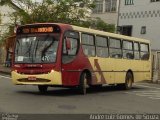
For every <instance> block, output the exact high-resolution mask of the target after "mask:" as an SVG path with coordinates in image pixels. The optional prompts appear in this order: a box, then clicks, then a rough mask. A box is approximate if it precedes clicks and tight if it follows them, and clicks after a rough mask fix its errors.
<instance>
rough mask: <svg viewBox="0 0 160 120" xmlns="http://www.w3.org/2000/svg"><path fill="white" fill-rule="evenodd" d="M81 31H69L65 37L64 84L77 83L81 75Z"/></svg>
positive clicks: (63, 58)
mask: <svg viewBox="0 0 160 120" xmlns="http://www.w3.org/2000/svg"><path fill="white" fill-rule="evenodd" d="M78 49H79V33H78V32H74V31H67V32H65V34H64V38H63V52H62V81H63V85H71V86H72V85H73V86H74V85H76V84H77V83H76V80H77V79H78V77H79V76H78V75H79V72H78V70H79V65H78V62H79V61H78V59H76V57H77V54H78Z"/></svg>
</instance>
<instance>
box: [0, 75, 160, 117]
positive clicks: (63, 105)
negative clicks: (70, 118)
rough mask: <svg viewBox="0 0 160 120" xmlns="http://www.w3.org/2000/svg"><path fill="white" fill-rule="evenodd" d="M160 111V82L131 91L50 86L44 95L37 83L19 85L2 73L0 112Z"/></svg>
mask: <svg viewBox="0 0 160 120" xmlns="http://www.w3.org/2000/svg"><path fill="white" fill-rule="evenodd" d="M159 112H160V84H151V83H137V84H135V85H134V87H133V89H131V90H127V91H126V90H119V89H117V88H116V87H113V86H112V87H111V86H105V87H102V88H100V89H87V94H86V95H80V94H78V91H76V90H75V89H64V88H52V87H51V88H49V90H48V92H47V93H46V94H45V95H42V94H40V93H39V91H38V88H37V86H16V85H13V84H12V82H11V78H10V76H4V75H0V113H18V114H92V113H96V114H102V113H104V114H117V113H118V114H122V113H125V114H131V113H137V114H145V113H159Z"/></svg>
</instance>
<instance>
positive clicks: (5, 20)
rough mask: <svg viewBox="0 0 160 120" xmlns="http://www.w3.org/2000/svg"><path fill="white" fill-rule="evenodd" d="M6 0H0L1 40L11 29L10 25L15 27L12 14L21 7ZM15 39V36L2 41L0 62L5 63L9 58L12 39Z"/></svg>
mask: <svg viewBox="0 0 160 120" xmlns="http://www.w3.org/2000/svg"><path fill="white" fill-rule="evenodd" d="M5 2H6V1H5V0H0V40H2V35H3V34H4V33H6V32H7V31H8V30H9V27H10V26H12V27H14V22H13V21H12V20H11V18H10V15H11V14H12V13H14V12H15V11H16V10H19V8H18V7H17V6H16V5H15V4H14V3H12V2H11V1H10V2H7V4H6V3H5ZM12 38H13V39H14V37H9V36H8V38H6V40H5V41H3V44H2V42H1V41H0V43H1V44H0V64H3V63H5V61H7V60H8V59H9V56H10V54H9V51H10V46H12V41H13V40H11V39H12Z"/></svg>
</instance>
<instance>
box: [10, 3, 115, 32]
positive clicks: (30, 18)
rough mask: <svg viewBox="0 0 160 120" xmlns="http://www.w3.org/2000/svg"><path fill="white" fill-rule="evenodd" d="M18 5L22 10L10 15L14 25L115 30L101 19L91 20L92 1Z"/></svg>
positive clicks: (93, 5)
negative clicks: (38, 24) (42, 24)
mask: <svg viewBox="0 0 160 120" xmlns="http://www.w3.org/2000/svg"><path fill="white" fill-rule="evenodd" d="M55 1H56V2H55ZM16 5H18V7H19V8H20V10H18V11H16V12H14V13H12V14H11V15H10V16H11V20H12V21H13V25H15V24H16V22H17V21H20V22H21V24H30V23H43V22H55V23H67V24H73V25H77V26H82V27H87V28H93V29H98V30H103V31H108V32H114V30H115V27H114V25H110V24H107V23H105V22H104V21H102V20H101V19H100V18H97V19H91V18H89V15H90V11H89V10H91V9H93V8H94V7H95V4H94V3H93V2H91V1H90V0H43V2H42V3H34V2H33V1H32V0H16Z"/></svg>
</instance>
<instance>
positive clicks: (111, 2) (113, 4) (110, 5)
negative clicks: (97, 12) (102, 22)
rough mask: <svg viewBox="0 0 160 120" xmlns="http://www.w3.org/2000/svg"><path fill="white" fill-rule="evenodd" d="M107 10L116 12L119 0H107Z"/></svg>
mask: <svg viewBox="0 0 160 120" xmlns="http://www.w3.org/2000/svg"><path fill="white" fill-rule="evenodd" d="M105 4H106V5H105V7H106V8H105V11H106V12H116V9H117V0H105Z"/></svg>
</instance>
